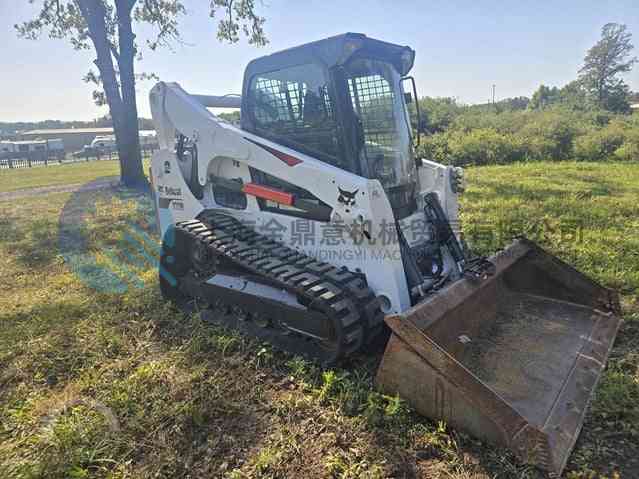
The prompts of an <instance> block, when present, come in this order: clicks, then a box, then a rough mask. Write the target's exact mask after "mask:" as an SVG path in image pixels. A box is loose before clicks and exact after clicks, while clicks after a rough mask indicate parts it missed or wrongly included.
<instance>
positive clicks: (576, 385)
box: [376, 239, 621, 475]
mask: <svg viewBox="0 0 639 479" xmlns="http://www.w3.org/2000/svg"><path fill="white" fill-rule="evenodd" d="M490 259H491V261H492V262H493V263H494V264H495V267H496V270H495V274H494V275H493V276H491V277H489V278H488V279H486V280H483V281H479V282H477V281H473V280H470V279H463V280H460V281H457V282H455V283H453V284H451V285H450V286H448V287H447V288H444V289H442V290H441V291H439V292H438V293H437V294H435V295H433V296H432V297H430V298H428V299H426V300H425V301H423V302H421V303H419V304H418V305H416V306H414V307H413V308H411V309H410V310H408V311H407V312H405V313H404V314H398V315H392V316H387V317H386V323H387V324H388V326H389V327H390V328H391V330H392V335H391V338H390V341H389V342H388V344H387V346H386V351H385V353H384V357H383V359H382V363H381V365H380V368H379V370H378V373H377V378H376V383H377V387H378V388H379V389H380V390H382V391H383V392H385V393H388V394H399V395H400V396H401V397H403V398H404V399H405V400H407V401H408V402H409V404H411V405H412V407H414V408H415V409H416V410H417V411H418V412H419V413H420V414H423V415H425V416H427V417H430V418H433V419H442V420H444V421H446V422H447V423H448V424H449V425H451V426H453V427H455V428H459V429H463V430H466V431H468V432H470V433H472V434H473V435H475V436H477V437H479V438H482V439H484V440H486V441H488V442H492V443H493V444H497V445H501V446H506V447H508V448H510V449H512V450H513V451H514V452H515V454H516V455H517V456H518V457H519V458H520V459H521V460H523V461H524V462H527V463H532V464H535V465H537V466H539V467H541V468H542V469H545V470H547V471H549V472H551V473H554V474H557V475H559V474H561V471H562V470H563V468H564V467H565V465H566V462H567V460H568V456H569V454H570V451H571V450H572V448H573V447H574V444H575V441H576V440H577V436H578V435H579V431H580V430H581V426H582V424H583V420H584V415H585V413H586V408H587V406H588V403H589V401H590V398H591V396H592V394H593V391H594V390H595V387H596V385H597V381H598V379H599V377H600V376H601V374H602V371H603V369H604V366H605V363H606V360H607V358H608V354H609V353H610V349H611V348H612V345H613V342H614V340H615V336H616V334H617V330H618V328H619V324H620V322H621V319H620V307H619V298H618V296H617V294H616V293H615V292H613V291H611V290H609V289H606V288H604V287H602V286H600V285H598V284H597V283H595V282H594V281H592V280H591V279H589V278H588V277H586V276H585V275H583V274H581V273H580V272H578V271H577V270H575V269H574V268H572V267H570V266H569V265H568V264H566V263H564V262H562V261H560V260H559V259H557V258H556V257H554V256H552V255H550V254H549V253H547V252H545V251H544V250H542V249H541V248H540V247H539V246H537V245H535V244H534V243H532V242H531V241H528V240H526V239H519V240H517V241H515V242H514V243H513V244H511V245H510V246H509V247H508V248H507V249H505V250H504V251H502V252H500V253H499V254H497V255H495V256H494V257H492V258H490Z"/></svg>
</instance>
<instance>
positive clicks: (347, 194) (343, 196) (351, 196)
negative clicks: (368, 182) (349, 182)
mask: <svg viewBox="0 0 639 479" xmlns="http://www.w3.org/2000/svg"><path fill="white" fill-rule="evenodd" d="M337 189H338V190H339V196H338V197H337V202H338V203H342V204H343V205H345V206H355V195H356V194H357V192H358V191H359V190H355V191H346V190H343V189H341V188H340V187H339V186H338V187H337Z"/></svg>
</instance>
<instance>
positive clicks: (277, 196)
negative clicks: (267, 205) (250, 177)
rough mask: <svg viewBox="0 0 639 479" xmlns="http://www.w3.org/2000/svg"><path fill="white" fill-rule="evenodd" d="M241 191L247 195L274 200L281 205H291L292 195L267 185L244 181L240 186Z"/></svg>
mask: <svg viewBox="0 0 639 479" xmlns="http://www.w3.org/2000/svg"><path fill="white" fill-rule="evenodd" d="M242 192H244V193H246V194H247V195H252V196H257V197H258V198H264V199H265V200H271V201H275V202H276V203H279V204H281V205H288V206H292V205H293V195H292V194H291V193H286V192H285V191H280V190H276V189H274V188H269V187H268V186H262V185H256V184H255V183H246V184H245V185H244V186H243V187H242Z"/></svg>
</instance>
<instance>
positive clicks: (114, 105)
mask: <svg viewBox="0 0 639 479" xmlns="http://www.w3.org/2000/svg"><path fill="white" fill-rule="evenodd" d="M117 3H118V5H117V6H118V7H120V3H126V9H125V10H126V12H125V13H126V14H125V15H123V17H124V18H122V19H120V16H119V15H118V18H119V19H120V20H119V25H118V34H121V33H122V31H123V30H122V25H123V24H124V25H125V29H124V32H125V38H124V39H122V38H121V39H120V41H121V42H122V41H123V40H124V42H123V43H124V44H125V45H127V46H126V47H125V48H123V47H122V45H120V50H121V52H122V54H121V53H118V52H117V51H115V48H114V47H113V45H112V44H111V43H110V41H109V38H108V36H107V31H106V24H105V18H106V11H105V7H104V3H103V2H102V0H79V2H78V5H79V7H80V10H81V12H82V16H83V17H84V18H85V19H86V22H87V26H88V29H89V36H90V37H91V41H92V42H93V45H94V47H95V51H96V56H97V59H96V60H95V65H96V66H97V67H98V70H99V71H100V78H101V80H102V87H103V88H104V93H105V95H106V99H107V104H108V105H109V111H110V112H111V118H112V120H113V131H114V132H115V141H116V145H117V148H118V156H119V158H120V178H121V181H122V183H124V184H125V185H127V186H140V185H143V184H146V177H145V176H144V171H143V169H142V157H141V155H140V139H139V132H138V120H137V106H136V103H135V76H134V69H133V61H134V57H135V48H134V46H133V38H134V37H133V32H132V30H131V15H130V14H131V8H132V7H133V4H135V0H127V1H126V2H117ZM125 10H123V11H125ZM118 13H119V10H118ZM127 26H128V32H129V34H128V35H127V34H126V32H127V30H126V27H127ZM113 56H115V57H116V59H117V61H118V66H119V67H120V76H121V77H122V79H123V80H124V81H123V82H122V92H123V94H122V95H121V94H120V87H119V85H118V78H117V75H116V71H115V68H114V65H113ZM123 66H124V70H125V71H124V73H123V72H122V70H123ZM125 85H126V86H125ZM125 92H126V93H125ZM131 92H132V94H131Z"/></svg>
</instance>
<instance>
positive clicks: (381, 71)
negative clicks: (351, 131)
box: [346, 58, 412, 187]
mask: <svg viewBox="0 0 639 479" xmlns="http://www.w3.org/2000/svg"><path fill="white" fill-rule="evenodd" d="M346 72H347V82H348V90H349V95H350V99H351V101H352V105H353V110H354V111H355V114H356V115H357V118H358V119H359V122H360V124H361V127H362V130H363V135H364V145H363V148H362V149H361V153H360V157H361V158H360V161H361V162H362V163H363V164H364V166H365V171H367V172H368V176H369V177H372V178H377V179H379V180H380V181H381V182H382V184H383V185H384V187H392V186H397V185H399V184H403V183H405V182H406V181H407V180H409V177H410V174H411V164H412V161H411V159H410V148H411V147H410V133H409V125H408V119H407V116H406V109H405V106H404V103H403V102H404V100H403V96H402V89H401V86H400V75H399V73H397V71H396V70H395V68H394V67H393V66H392V65H391V64H389V63H387V62H384V61H379V60H374V59H368V58H359V59H355V60H353V61H351V62H349V64H348V65H347V67H346Z"/></svg>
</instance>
